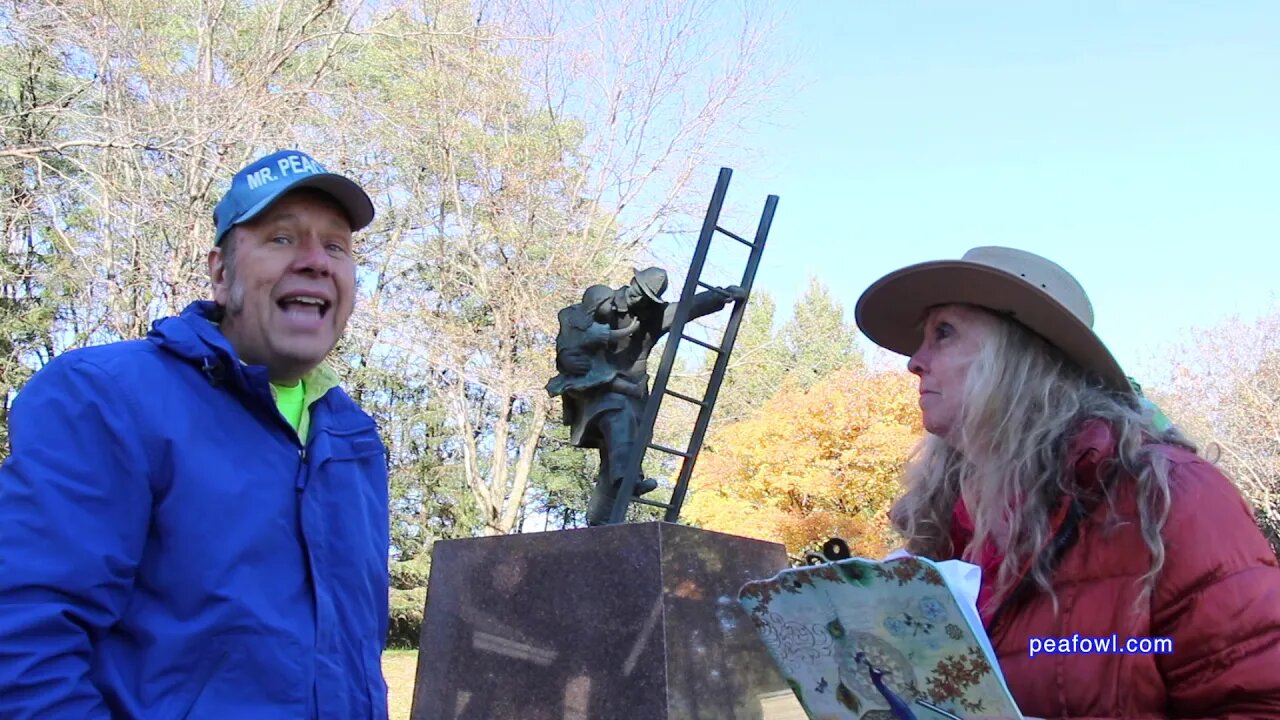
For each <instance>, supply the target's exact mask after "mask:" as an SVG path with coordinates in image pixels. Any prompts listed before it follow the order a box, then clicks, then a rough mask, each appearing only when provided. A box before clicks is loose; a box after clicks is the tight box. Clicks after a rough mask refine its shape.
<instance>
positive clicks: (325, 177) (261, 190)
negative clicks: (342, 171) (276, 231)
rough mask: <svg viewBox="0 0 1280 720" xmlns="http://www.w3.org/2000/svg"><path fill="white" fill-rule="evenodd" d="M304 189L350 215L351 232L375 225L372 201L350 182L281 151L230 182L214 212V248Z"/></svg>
mask: <svg viewBox="0 0 1280 720" xmlns="http://www.w3.org/2000/svg"><path fill="white" fill-rule="evenodd" d="M302 187H312V188H315V189H317V190H321V191H323V192H325V193H328V194H329V195H331V196H332V197H333V199H334V200H336V201H338V204H339V205H341V206H342V207H343V209H345V210H346V211H347V217H348V218H349V219H350V221H351V231H352V232H355V231H356V230H360V229H362V228H365V227H368V226H369V223H371V222H373V201H372V200H370V199H369V195H368V194H367V193H365V191H364V190H363V189H362V188H361V187H360V186H359V185H357V184H356V183H355V182H354V181H352V180H350V179H349V178H346V177H343V176H342V175H338V174H336V173H331V172H329V171H328V170H326V169H325V167H324V166H323V165H321V164H320V163H318V162H316V161H315V160H314V159H312V157H311V156H310V155H307V154H306V153H304V152H302V151H300V150H281V151H279V152H275V153H272V154H270V155H267V156H266V157H263V158H259V159H258V160H255V161H253V162H252V163H250V164H249V165H246V166H245V167H244V168H243V169H241V170H240V172H238V173H236V174H235V175H234V176H233V177H232V178H231V189H229V190H227V194H226V195H223V196H222V200H221V201H219V202H218V205H217V207H215V208H214V209H213V222H214V223H215V224H216V225H217V228H218V234H217V235H216V236H215V237H214V240H213V244H214V245H215V246H216V245H221V244H222V240H223V238H225V237H226V235H227V232H228V231H229V230H231V228H232V227H233V226H235V225H238V224H240V223H242V222H247V221H249V220H252V219H253V218H255V217H257V216H258V215H260V214H261V213H262V211H263V210H266V209H267V208H268V207H269V206H270V205H271V203H273V202H275V201H276V200H277V199H279V198H280V196H281V195H283V194H285V193H287V192H289V191H290V190H296V189H298V188H302Z"/></svg>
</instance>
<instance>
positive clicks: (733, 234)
mask: <svg viewBox="0 0 1280 720" xmlns="http://www.w3.org/2000/svg"><path fill="white" fill-rule="evenodd" d="M716 230H719V231H720V232H722V233H724V234H725V235H728V236H729V237H731V238H733V239H734V240H737V241H738V242H740V243H742V244H743V245H746V246H747V247H749V248H754V247H755V243H752V242H751V241H750V240H744V239H742V238H741V237H739V236H738V235H737V234H735V233H731V232H729V231H728V230H725V229H724V228H722V227H720V226H719V225H717V226H716Z"/></svg>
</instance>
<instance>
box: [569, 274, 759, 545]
mask: <svg viewBox="0 0 1280 720" xmlns="http://www.w3.org/2000/svg"><path fill="white" fill-rule="evenodd" d="M666 289H667V272H666V271H665V270H663V269H662V268H658V267H650V268H646V269H644V270H636V271H635V272H634V274H633V276H632V278H631V281H630V282H629V283H628V284H627V285H625V286H623V287H620V288H618V289H616V290H614V289H611V288H609V287H607V286H604V285H593V286H591V287H590V288H588V289H587V291H586V292H585V293H583V297H582V301H581V302H580V303H579V304H576V305H571V306H569V307H567V308H564V309H563V310H561V311H560V313H559V320H560V331H559V334H558V335H557V336H556V369H557V370H558V371H559V374H557V375H556V376H555V377H554V378H552V379H551V381H550V382H548V383H547V392H548V394H550V395H551V396H553V397H554V396H557V395H559V396H560V397H561V398H562V400H563V403H564V414H563V417H562V422H563V423H564V424H565V425H568V426H569V427H570V428H571V432H570V440H571V441H572V442H573V444H574V445H575V446H577V447H581V448H596V449H598V450H599V451H600V470H599V472H598V473H597V475H596V483H595V489H594V491H593V492H592V494H591V503H590V508H589V509H588V511H587V523H588V524H589V525H601V524H604V523H605V522H607V520H608V517H609V513H610V511H611V510H612V509H613V504H614V501H615V499H616V498H617V493H618V488H619V486H620V485H621V484H622V475H623V473H624V472H625V469H626V467H627V460H628V458H629V457H630V453H632V452H635V451H637V450H638V448H636V447H635V443H636V436H637V435H638V432H639V426H640V420H641V418H642V417H643V415H644V409H645V404H646V403H647V402H648V399H649V372H648V364H649V353H650V352H651V351H652V350H653V347H654V346H655V345H656V344H657V343H658V341H659V340H660V339H661V338H662V336H663V335H665V334H666V333H667V331H668V330H670V329H671V324H672V322H674V320H675V316H676V309H677V304H676V303H669V302H667V301H665V300H663V299H662V294H663V293H664V292H665V291H666ZM745 297H746V291H745V290H743V289H742V288H740V287H738V286H736V285H730V286H728V287H724V288H720V289H719V290H709V291H705V292H701V293H698V294H696V295H694V296H693V299H692V300H691V302H692V303H693V307H692V308H691V312H690V314H689V317H690V319H693V318H699V317H703V316H706V315H711V314H713V313H716V312H719V311H720V310H721V309H723V308H724V307H725V306H726V305H727V304H728V303H729V302H730V301H734V302H737V301H740V300H743V299H744V298H745ZM657 486H658V483H657V481H656V480H654V479H652V478H640V479H638V480H637V482H636V486H635V493H636V494H637V495H643V494H645V493H647V492H650V491H652V490H654V489H656V488H657Z"/></svg>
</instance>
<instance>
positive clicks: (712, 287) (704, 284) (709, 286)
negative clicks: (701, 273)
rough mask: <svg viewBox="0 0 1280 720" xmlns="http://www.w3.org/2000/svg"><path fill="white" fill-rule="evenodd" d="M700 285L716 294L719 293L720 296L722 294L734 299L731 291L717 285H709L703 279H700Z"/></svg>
mask: <svg viewBox="0 0 1280 720" xmlns="http://www.w3.org/2000/svg"><path fill="white" fill-rule="evenodd" d="M698 286H699V287H702V288H706V289H707V290H710V291H711V292H713V293H715V294H717V295H719V296H721V297H727V298H729V299H730V300H732V299H733V296H732V295H730V294H729V293H727V292H725V291H724V290H721V289H720V288H718V287H716V286H715V285H708V284H706V283H704V282H702V281H701V280H699V281H698Z"/></svg>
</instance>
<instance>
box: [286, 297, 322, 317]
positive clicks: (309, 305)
mask: <svg viewBox="0 0 1280 720" xmlns="http://www.w3.org/2000/svg"><path fill="white" fill-rule="evenodd" d="M276 305H278V306H279V307H280V309H281V310H285V311H287V312H307V313H317V314H319V315H320V317H324V316H325V314H326V313H328V312H329V301H328V300H324V299H322V298H318V297H312V296H310V295H289V296H286V297H283V298H280V299H279V300H278V301H276Z"/></svg>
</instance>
